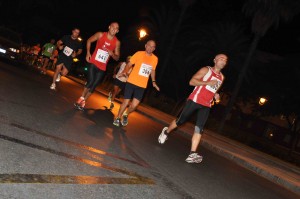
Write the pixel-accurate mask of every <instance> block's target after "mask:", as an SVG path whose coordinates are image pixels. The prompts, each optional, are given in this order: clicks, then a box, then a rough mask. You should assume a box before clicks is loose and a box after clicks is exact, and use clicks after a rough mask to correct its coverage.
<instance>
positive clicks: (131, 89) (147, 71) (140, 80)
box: [113, 40, 159, 126]
mask: <svg viewBox="0 0 300 199" xmlns="http://www.w3.org/2000/svg"><path fill="white" fill-rule="evenodd" d="M155 47H156V43H155V41H154V40H149V41H148V42H147V43H146V45H145V51H138V52H136V53H135V54H134V55H133V56H132V57H131V58H130V61H129V62H128V63H127V64H126V66H125V69H124V71H123V72H122V73H121V74H120V75H119V76H128V71H129V70H130V69H131V68H132V66H133V65H134V67H133V69H132V71H131V73H130V75H129V77H128V80H127V83H126V86H125V90H124V100H123V103H122V104H121V106H120V109H119V112H118V115H117V117H116V119H115V121H114V122H113V124H114V125H115V126H120V123H121V124H122V125H123V126H126V125H127V124H128V115H129V114H130V113H132V112H133V111H134V110H135V109H136V107H137V106H138V105H139V103H140V101H141V100H142V98H143V94H144V91H145V89H146V87H147V84H148V80H149V76H150V75H151V79H152V83H153V87H154V88H156V90H158V91H159V87H158V86H157V84H156V82H155V69H156V66H157V62H158V58H157V56H156V55H154V54H153V51H154V50H155ZM131 98H133V99H132V102H131V104H130V106H129V107H128V109H127V111H125V109H126V107H127V106H128V104H129V101H130V99H131ZM122 115H123V118H122V122H121V119H120V118H121V116H122Z"/></svg>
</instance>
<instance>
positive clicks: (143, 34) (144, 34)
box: [139, 29, 147, 40]
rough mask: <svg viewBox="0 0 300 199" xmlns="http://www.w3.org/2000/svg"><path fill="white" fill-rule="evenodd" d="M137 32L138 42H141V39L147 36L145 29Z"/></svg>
mask: <svg viewBox="0 0 300 199" xmlns="http://www.w3.org/2000/svg"><path fill="white" fill-rule="evenodd" d="M139 32H140V37H139V40H141V39H142V38H144V37H145V36H146V35H147V32H146V30H145V29H140V30H139Z"/></svg>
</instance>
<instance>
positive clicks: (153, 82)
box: [151, 70, 160, 91]
mask: <svg viewBox="0 0 300 199" xmlns="http://www.w3.org/2000/svg"><path fill="white" fill-rule="evenodd" d="M151 79H152V85H153V87H154V88H155V89H156V90H158V91H159V90H160V89H159V87H158V86H157V84H156V80H155V70H151Z"/></svg>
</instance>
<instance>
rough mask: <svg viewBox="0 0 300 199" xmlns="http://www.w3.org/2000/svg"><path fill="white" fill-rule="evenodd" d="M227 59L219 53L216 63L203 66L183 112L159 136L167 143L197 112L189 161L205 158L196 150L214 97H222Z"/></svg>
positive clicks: (162, 141) (191, 83)
mask: <svg viewBox="0 0 300 199" xmlns="http://www.w3.org/2000/svg"><path fill="white" fill-rule="evenodd" d="M227 59H228V58H227V56H226V55H224V54H218V55H217V56H216V57H215V59H214V63H215V65H214V66H213V67H210V66H207V67H203V68H201V69H200V70H199V71H198V72H197V73H196V74H195V75H194V76H193V77H192V79H191V80H190V85H191V86H195V88H194V90H193V91H192V93H191V94H190V95H189V97H188V100H187V102H186V105H185V106H184V108H183V110H182V112H181V114H180V115H179V117H178V118H177V119H176V120H173V121H172V122H171V123H170V125H169V127H164V128H163V130H162V132H161V134H160V135H159V137H158V142H159V143H160V144H163V143H165V141H166V140H167V139H168V135H169V133H171V132H172V131H173V130H174V129H175V128H177V127H178V126H180V125H181V124H183V123H185V122H186V121H187V120H188V119H189V117H190V116H191V115H192V114H193V113H194V112H197V120H196V125H195V130H194V135H193V137H192V144H191V151H190V154H189V156H188V157H187V158H186V160H185V161H186V162H188V163H200V162H201V161H202V159H203V157H202V156H201V155H199V154H198V153H197V152H196V151H197V148H198V145H199V143H200V140H201V136H202V134H203V128H204V125H205V123H206V120H207V118H208V115H209V111H210V108H211V103H212V101H213V98H215V99H216V100H219V99H220V95H219V94H218V93H217V91H218V90H219V88H220V87H221V85H222V83H223V81H224V76H223V74H222V73H221V70H222V69H223V68H224V67H225V65H226V64H227Z"/></svg>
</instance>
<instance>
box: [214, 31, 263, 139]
mask: <svg viewBox="0 0 300 199" xmlns="http://www.w3.org/2000/svg"><path fill="white" fill-rule="evenodd" d="M260 38H261V36H260V35H258V34H255V36H254V39H253V41H252V43H251V46H250V49H249V52H248V55H247V58H246V60H245V62H244V65H243V67H242V69H241V71H240V73H239V76H238V81H237V83H236V84H235V88H234V90H233V92H232V95H231V98H230V99H229V102H228V104H227V106H226V107H225V111H224V113H223V117H222V119H221V123H220V126H219V129H218V131H219V132H220V133H221V132H222V131H223V128H224V125H225V122H226V118H227V117H228V115H229V113H230V112H231V110H232V108H233V105H234V103H235V100H236V98H237V95H238V92H239V90H240V87H241V85H242V83H243V79H244V76H245V74H246V71H247V68H248V66H249V65H250V62H251V59H252V57H253V54H254V52H255V50H256V47H257V44H258V41H259V39H260ZM229 59H230V57H229Z"/></svg>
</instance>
